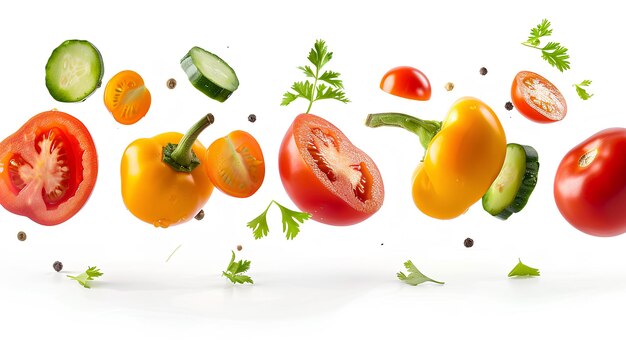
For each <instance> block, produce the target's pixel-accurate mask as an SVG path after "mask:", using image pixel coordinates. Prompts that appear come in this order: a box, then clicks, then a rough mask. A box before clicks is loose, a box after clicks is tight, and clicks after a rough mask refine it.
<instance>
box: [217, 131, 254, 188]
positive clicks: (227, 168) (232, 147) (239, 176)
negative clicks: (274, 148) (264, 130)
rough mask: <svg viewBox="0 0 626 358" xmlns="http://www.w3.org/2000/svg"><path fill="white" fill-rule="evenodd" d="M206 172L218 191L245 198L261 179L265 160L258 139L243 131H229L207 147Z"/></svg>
mask: <svg viewBox="0 0 626 358" xmlns="http://www.w3.org/2000/svg"><path fill="white" fill-rule="evenodd" d="M207 161H208V165H206V166H205V168H207V174H208V176H209V178H210V179H211V182H213V185H215V186H216V187H217V188H218V189H219V190H220V191H222V192H223V193H225V194H227V195H230V196H234V197H238V198H247V197H249V196H252V195H253V194H254V193H256V191H257V190H259V188H260V187H261V185H262V184H263V180H264V179H265V161H264V159H263V152H262V150H261V147H260V146H259V143H258V142H257V141H256V139H254V137H253V136H252V135H250V134H249V133H247V132H244V131H240V130H238V131H233V132H231V133H230V134H228V135H227V136H226V137H223V138H220V139H218V140H216V141H214V142H213V143H212V144H211V145H210V146H209V148H208V149H207Z"/></svg>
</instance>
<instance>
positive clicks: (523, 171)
mask: <svg viewBox="0 0 626 358" xmlns="http://www.w3.org/2000/svg"><path fill="white" fill-rule="evenodd" d="M538 173H539V155H538V154H537V151H536V150H535V148H533V147H531V146H528V145H520V144H516V143H509V144H508V145H507V146H506V158H505V159H504V165H502V169H501V170H500V174H498V177H497V178H496V180H495V181H494V182H493V183H492V184H491V186H490V187H489V190H487V192H486V193H485V195H484V196H483V209H485V211H487V212H488V213H489V214H491V215H493V216H495V217H497V218H499V219H502V220H506V219H508V218H509V217H510V216H511V215H512V214H514V213H517V212H520V211H521V210H522V209H523V208H524V206H526V203H527V202H528V198H530V194H532V192H533V190H534V189H535V186H536V185H537V175H538Z"/></svg>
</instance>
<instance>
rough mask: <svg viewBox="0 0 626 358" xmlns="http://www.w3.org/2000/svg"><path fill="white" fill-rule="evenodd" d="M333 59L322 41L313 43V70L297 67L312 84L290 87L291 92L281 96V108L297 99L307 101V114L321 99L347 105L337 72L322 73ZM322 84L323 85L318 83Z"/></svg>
mask: <svg viewBox="0 0 626 358" xmlns="http://www.w3.org/2000/svg"><path fill="white" fill-rule="evenodd" d="M332 58H333V53H332V52H328V48H327V47H326V42H325V41H324V40H317V41H315V45H314V46H313V48H312V49H311V51H310V52H309V57H308V59H309V62H311V64H313V67H315V70H314V69H313V68H311V66H309V65H307V66H299V67H298V68H299V69H300V70H302V72H304V74H305V75H306V76H307V77H308V78H313V83H311V82H309V80H306V81H304V82H302V81H300V82H295V83H294V84H293V85H291V89H292V90H293V92H295V93H293V92H289V91H287V92H285V94H284V95H283V101H282V102H281V104H280V105H281V106H286V105H288V104H290V103H291V102H293V101H295V100H296V99H297V98H304V99H306V100H308V101H309V108H307V110H306V113H309V111H310V110H311V106H313V102H315V101H319V100H321V99H336V100H338V101H341V102H343V103H348V102H350V100H349V99H348V98H346V94H345V93H344V92H343V82H342V81H341V80H340V79H339V72H334V71H324V72H321V71H322V67H324V65H326V64H327V63H328V62H329V61H330V60H331V59H332ZM319 82H324V83H319Z"/></svg>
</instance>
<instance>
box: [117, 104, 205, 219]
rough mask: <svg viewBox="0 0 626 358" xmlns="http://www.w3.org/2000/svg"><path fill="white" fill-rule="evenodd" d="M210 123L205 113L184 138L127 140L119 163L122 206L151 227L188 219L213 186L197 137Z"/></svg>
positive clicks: (173, 134) (166, 135)
mask: <svg viewBox="0 0 626 358" xmlns="http://www.w3.org/2000/svg"><path fill="white" fill-rule="evenodd" d="M213 121H214V118H213V115H212V114H208V115H207V116H205V117H203V118H202V119H201V120H200V121H199V122H197V123H196V124H195V125H194V126H193V127H192V128H191V129H190V130H189V132H187V134H185V135H184V136H183V135H182V134H181V133H176V132H168V133H163V134H159V135H157V136H155V137H152V138H141V139H137V140H135V141H134V142H132V143H131V144H130V145H129V146H128V147H127V148H126V150H125V151H124V155H123V156H122V163H121V179H122V197H123V199H124V204H125V205H126V207H127V208H128V210H130V212H131V213H132V214H133V215H135V216H136V217H137V218H139V219H141V220H143V221H145V222H147V223H150V224H153V225H154V226H156V227H163V228H166V227H169V226H171V225H176V224H181V223H184V222H186V221H189V220H191V219H192V218H193V217H194V216H195V215H196V214H197V213H198V212H199V211H200V210H201V209H202V207H203V206H204V205H205V204H206V202H207V201H208V200H209V197H210V196H211V193H212V192H213V184H212V183H211V180H210V179H209V177H208V176H207V175H206V172H205V168H204V166H205V165H206V164H205V162H206V160H205V155H206V148H205V147H204V146H203V145H202V143H200V142H199V141H197V140H196V139H197V138H198V135H199V134H200V133H201V132H202V131H203V130H204V129H205V128H207V127H208V126H209V125H211V124H212V123H213Z"/></svg>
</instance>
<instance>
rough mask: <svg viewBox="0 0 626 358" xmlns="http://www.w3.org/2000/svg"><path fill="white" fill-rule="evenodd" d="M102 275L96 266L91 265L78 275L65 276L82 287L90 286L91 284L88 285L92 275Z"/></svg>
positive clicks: (92, 277)
mask: <svg viewBox="0 0 626 358" xmlns="http://www.w3.org/2000/svg"><path fill="white" fill-rule="evenodd" d="M102 275H103V273H102V272H100V269H99V268H97V267H96V266H93V267H87V270H86V271H85V272H83V273H81V274H80V275H78V276H70V275H66V276H67V277H69V278H71V279H72V280H76V281H77V282H78V283H79V284H80V285H81V286H83V287H84V288H91V286H89V281H92V280H93V279H94V277H100V276H102Z"/></svg>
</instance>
